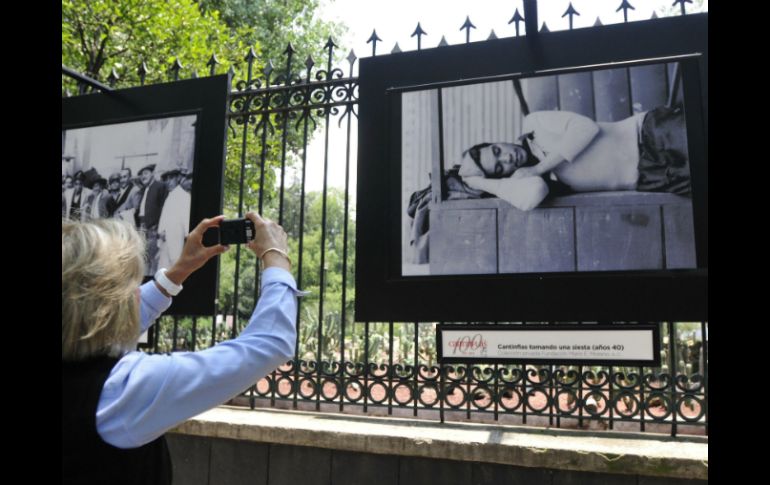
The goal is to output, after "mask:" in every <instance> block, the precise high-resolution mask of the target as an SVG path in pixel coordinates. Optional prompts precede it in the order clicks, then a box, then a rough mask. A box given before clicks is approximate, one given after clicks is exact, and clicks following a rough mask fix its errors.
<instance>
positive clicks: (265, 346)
mask: <svg viewBox="0 0 770 485" xmlns="http://www.w3.org/2000/svg"><path fill="white" fill-rule="evenodd" d="M301 294H303V292H300V291H298V290H297V286H296V283H295V281H294V278H293V277H292V276H291V274H290V273H288V272H287V271H285V270H283V269H281V268H275V267H271V268H267V269H265V270H264V271H263V272H262V292H261V296H260V298H259V301H258V303H257V306H256V308H255V309H254V313H253V314H252V315H251V319H250V320H249V324H248V326H246V328H244V329H243V331H242V332H241V333H240V335H239V336H238V337H237V338H235V339H233V340H227V341H224V342H221V343H219V344H217V345H215V346H214V347H211V348H209V349H206V350H201V351H198V352H174V353H172V354H154V355H151V354H146V353H144V352H138V351H133V352H129V353H127V354H126V355H124V356H123V357H122V358H121V359H120V360H119V361H118V363H117V364H115V367H113V369H112V371H111V372H110V375H109V377H108V378H107V381H106V382H105V383H104V387H103V388H102V394H101V396H100V398H99V405H98V407H97V409H96V429H97V430H98V432H99V436H101V437H102V439H104V441H106V442H107V443H109V444H111V445H113V446H117V447H118V448H136V447H138V446H142V445H144V444H146V443H149V442H150V441H152V440H154V439H156V438H158V437H159V436H161V435H162V434H163V433H165V432H166V431H167V430H168V429H170V428H172V427H174V426H176V425H177V424H179V423H181V422H182V421H184V420H186V419H188V418H190V417H192V416H195V415H197V414H200V413H202V412H203V411H206V410H208V409H211V408H213V407H215V406H218V405H220V404H222V403H223V402H225V401H227V400H228V399H230V398H232V397H234V396H236V395H238V394H240V393H241V392H243V391H244V390H245V389H247V388H248V387H249V386H251V385H253V384H254V383H255V382H257V381H258V380H259V379H261V378H262V377H264V376H265V375H267V374H268V373H269V372H271V371H273V370H274V369H276V368H277V367H278V366H280V365H281V364H283V363H285V362H286V361H288V360H291V359H292V358H293V357H294V347H295V341H296V319H297V296H298V295H301ZM140 300H141V305H140V307H141V328H142V331H144V330H145V329H147V328H148V327H149V326H150V324H151V323H152V322H153V321H155V319H157V318H158V316H159V315H160V314H161V313H162V312H163V311H165V310H166V309H167V308H168V307H169V306H170V305H171V298H169V297H166V296H164V295H163V294H162V293H161V292H160V290H158V288H157V287H156V286H155V284H154V283H153V282H152V281H150V282H148V283H145V284H144V285H142V287H141V296H140Z"/></svg>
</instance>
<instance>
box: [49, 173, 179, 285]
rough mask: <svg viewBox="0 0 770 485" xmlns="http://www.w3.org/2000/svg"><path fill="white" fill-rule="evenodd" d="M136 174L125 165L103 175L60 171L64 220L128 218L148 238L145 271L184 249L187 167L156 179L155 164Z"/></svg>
mask: <svg viewBox="0 0 770 485" xmlns="http://www.w3.org/2000/svg"><path fill="white" fill-rule="evenodd" d="M137 175H138V176H137V177H136V178H134V177H132V173H131V169H130V168H124V169H122V170H121V171H120V172H116V173H113V174H112V175H110V177H109V179H105V178H104V177H102V176H100V175H99V174H98V173H95V172H94V171H93V170H92V171H89V172H88V174H85V173H83V172H82V171H78V172H76V173H75V174H74V175H62V218H63V219H70V220H72V219H76V220H84V221H85V220H90V219H99V218H106V217H114V218H119V219H122V220H126V221H130V222H132V223H133V224H135V225H136V228H137V229H138V230H139V231H140V232H142V233H143V234H144V236H145V239H146V241H147V253H146V274H148V275H152V274H154V273H155V271H156V270H157V269H158V268H168V267H170V266H171V265H172V264H173V262H174V261H176V259H177V258H178V257H179V255H180V254H181V252H182V246H183V245H184V241H185V237H186V236H187V233H188V232H189V218H190V200H191V199H190V191H191V188H192V177H193V174H192V172H191V171H188V170H183V169H181V170H180V169H176V168H174V169H171V170H167V171H165V172H163V173H162V174H161V176H160V180H159V179H158V178H156V174H155V165H154V164H151V165H147V166H145V167H142V169H141V170H139V173H138V174H137Z"/></svg>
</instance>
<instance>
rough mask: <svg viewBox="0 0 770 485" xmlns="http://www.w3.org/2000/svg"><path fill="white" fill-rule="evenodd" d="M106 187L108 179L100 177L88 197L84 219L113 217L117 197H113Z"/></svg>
mask: <svg viewBox="0 0 770 485" xmlns="http://www.w3.org/2000/svg"><path fill="white" fill-rule="evenodd" d="M106 189H107V180H106V179H104V178H103V177H99V178H98V179H96V180H95V181H94V185H93V187H92V188H91V194H90V195H89V196H88V199H86V207H85V211H84V220H89V219H100V218H102V217H112V214H113V213H114V212H115V207H116V204H115V199H113V198H112V196H111V195H110V193H109V192H108V191H107V190H106Z"/></svg>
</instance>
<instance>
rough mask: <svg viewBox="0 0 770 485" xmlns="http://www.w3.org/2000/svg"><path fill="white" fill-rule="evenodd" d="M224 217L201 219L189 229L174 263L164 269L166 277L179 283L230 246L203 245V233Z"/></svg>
mask: <svg viewBox="0 0 770 485" xmlns="http://www.w3.org/2000/svg"><path fill="white" fill-rule="evenodd" d="M224 218H225V216H221V215H220V216H216V217H213V218H211V219H203V220H202V221H201V223H200V224H198V225H197V226H195V229H193V230H192V231H190V234H188V235H187V241H185V243H184V247H183V248H182V254H181V255H180V256H179V259H177V260H176V262H175V263H174V265H173V266H172V267H171V268H170V269H169V270H168V271H166V277H167V278H168V279H170V280H171V281H172V282H173V283H176V284H177V285H181V284H182V282H183V281H184V280H186V279H187V277H188V276H190V275H191V274H192V273H194V272H195V271H196V270H198V269H199V268H200V267H201V266H203V265H204V264H206V261H208V260H209V259H211V258H213V257H214V256H217V255H219V254H222V253H224V252H225V251H227V250H228V249H229V248H230V247H229V246H224V245H221V244H216V245H214V246H208V247H207V246H204V245H203V233H205V232H206V230H207V229H209V228H211V227H218V226H219V223H220V222H222V221H223V220H224Z"/></svg>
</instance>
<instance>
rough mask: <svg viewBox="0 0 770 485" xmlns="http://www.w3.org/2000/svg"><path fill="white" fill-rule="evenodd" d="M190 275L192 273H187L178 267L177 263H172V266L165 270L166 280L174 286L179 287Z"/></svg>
mask: <svg viewBox="0 0 770 485" xmlns="http://www.w3.org/2000/svg"><path fill="white" fill-rule="evenodd" d="M191 274H192V271H188V270H187V269H185V268H184V267H182V266H180V265H179V263H178V262H177V263H174V265H173V266H172V267H171V268H170V269H168V270H166V278H168V279H170V280H171V282H172V283H174V284H176V285H181V284H182V283H184V281H185V280H186V279H187V277H189V276H190V275H191Z"/></svg>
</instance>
